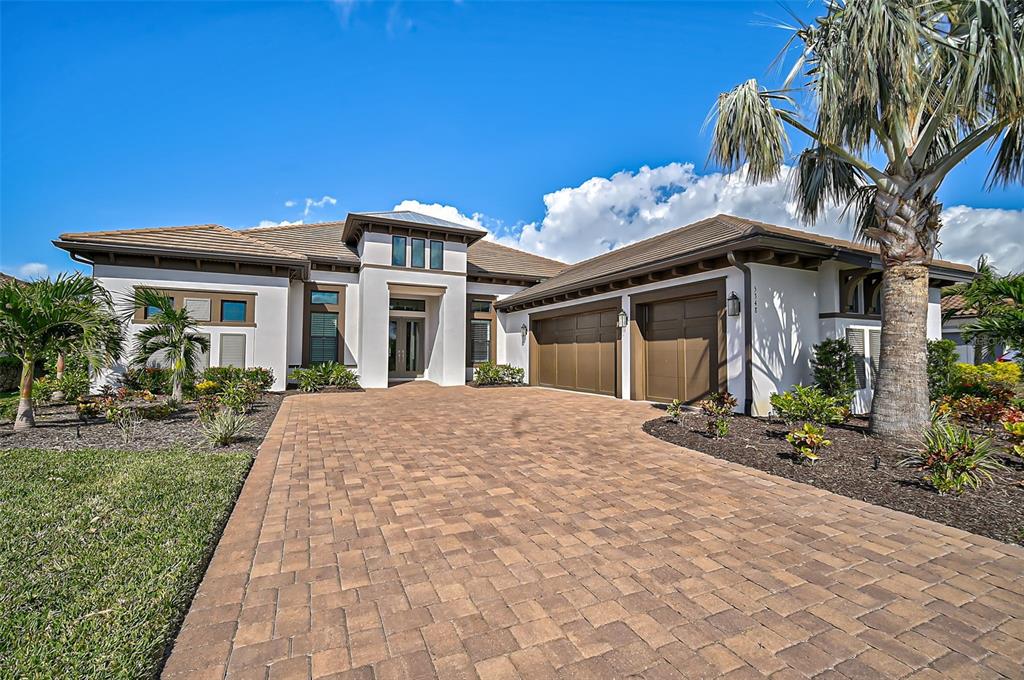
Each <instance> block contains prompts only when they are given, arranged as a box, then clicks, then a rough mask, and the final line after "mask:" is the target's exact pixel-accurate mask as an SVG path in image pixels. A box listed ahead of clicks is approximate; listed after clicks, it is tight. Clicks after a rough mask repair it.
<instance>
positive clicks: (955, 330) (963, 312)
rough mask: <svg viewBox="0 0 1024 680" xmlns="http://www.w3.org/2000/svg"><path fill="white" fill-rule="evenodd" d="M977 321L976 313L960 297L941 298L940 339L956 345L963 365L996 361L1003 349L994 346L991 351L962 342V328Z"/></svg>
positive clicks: (948, 296) (1000, 346) (975, 344)
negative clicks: (950, 341)
mask: <svg viewBox="0 0 1024 680" xmlns="http://www.w3.org/2000/svg"><path fill="white" fill-rule="evenodd" d="M977 320H978V313H977V311H976V310H974V309H971V307H970V306H969V305H968V303H967V301H966V300H965V299H964V297H963V296H962V295H947V296H945V297H943V298H942V339H943V340H952V341H953V342H955V343H956V353H957V355H958V356H959V358H960V361H961V362H962V363H965V364H981V363H985V362H987V361H996V359H997V358H999V357H1000V356H1001V355H1002V354H1003V352H1004V351H1005V348H1004V347H1003V346H1002V345H996V346H995V347H993V348H991V351H986V350H985V348H984V347H983V346H979V345H978V344H977V343H974V342H967V341H966V340H964V336H963V327H964V326H966V325H967V324H969V323H973V322H975V321H977Z"/></svg>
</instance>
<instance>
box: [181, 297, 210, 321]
mask: <svg viewBox="0 0 1024 680" xmlns="http://www.w3.org/2000/svg"><path fill="white" fill-rule="evenodd" d="M185 311H186V312H188V315H189V316H191V317H192V318H193V319H195V320H196V321H209V320H210V300H209V298H185Z"/></svg>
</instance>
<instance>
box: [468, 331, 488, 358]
mask: <svg viewBox="0 0 1024 680" xmlns="http://www.w3.org/2000/svg"><path fill="white" fill-rule="evenodd" d="M469 341H470V345H471V346H470V353H469V356H470V359H471V360H472V362H473V363H474V364H478V363H480V362H482V361H490V360H491V322H490V321H470V322H469Z"/></svg>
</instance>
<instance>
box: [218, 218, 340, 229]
mask: <svg viewBox="0 0 1024 680" xmlns="http://www.w3.org/2000/svg"><path fill="white" fill-rule="evenodd" d="M326 224H340V225H342V226H344V224H345V221H344V220H327V221H326V222H292V223H291V224H271V225H268V226H266V227H243V228H241V229H237V230H236V231H274V230H278V229H297V228H299V227H322V226H324V225H326Z"/></svg>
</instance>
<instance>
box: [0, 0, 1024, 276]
mask: <svg viewBox="0 0 1024 680" xmlns="http://www.w3.org/2000/svg"><path fill="white" fill-rule="evenodd" d="M792 8H793V9H795V10H796V11H797V12H799V13H800V14H802V15H803V16H806V17H811V16H813V15H814V13H815V12H816V11H817V10H818V5H816V4H805V3H794V4H793V5H792ZM0 12H2V16H0V19H2V28H0V30H2V34H0V38H2V40H0V42H2V47H0V50H2V53H0V58H2V62H0V69H2V72H0V76H2V82H0V86H2V105H0V106H2V109H0V114H2V118H0V144H2V146H0V148H2V160H0V162H2V167H0V172H2V176H0V266H2V267H3V268H5V269H6V270H8V271H12V270H13V271H15V272H17V271H18V270H21V271H22V273H33V272H42V271H44V269H43V268H42V267H35V268H33V267H28V268H27V269H25V266H26V265H27V264H28V263H38V264H41V265H45V266H46V267H48V268H49V270H50V271H57V270H61V269H67V268H69V267H71V266H72V263H71V262H70V261H69V260H68V258H67V257H66V254H65V253H63V252H62V251H58V250H56V249H54V248H53V247H52V246H51V245H50V240H51V239H52V238H55V237H56V236H57V235H58V234H59V233H61V232H63V231H76V230H90V229H117V228H131V227H145V226H156V225H170V224H193V223H205V222H215V223H219V224H224V225H226V226H231V227H246V226H254V225H257V224H259V223H260V222H261V221H281V220H289V221H294V220H300V219H304V220H306V221H321V220H326V219H333V218H338V217H341V216H343V215H344V214H345V213H346V212H347V211H349V210H381V209H385V210H386V209H390V208H392V207H393V206H395V205H397V204H399V203H401V202H402V201H407V200H413V201H419V202H421V203H424V204H437V205H436V206H434V208H435V209H436V210H444V209H445V208H441V207H440V206H446V207H447V209H449V210H451V211H453V212H454V211H456V210H457V211H458V212H459V213H461V214H464V215H467V216H469V217H468V219H474V220H477V221H480V222H481V223H483V224H485V225H486V226H489V227H491V228H492V229H494V230H495V231H496V233H497V234H498V235H499V236H500V237H502V238H503V240H506V241H507V242H509V243H512V244H513V245H519V246H520V247H525V248H529V249H532V250H536V251H539V252H545V253H547V254H550V255H553V256H558V257H562V258H563V259H575V258H577V257H582V256H585V255H590V254H593V253H594V252H599V251H600V250H601V249H603V248H608V247H614V246H615V245H618V244H620V243H622V242H626V241H629V240H634V239H635V238H640V237H644V236H647V235H649V234H650V233H652V232H653V231H658V230H661V229H663V228H667V227H668V226H678V224H673V223H672V220H677V221H678V220H680V219H685V218H687V217H688V216H689V215H690V214H691V213H690V212H687V211H686V210H681V209H674V210H670V211H668V213H667V214H661V215H659V216H655V218H650V219H648V218H643V219H642V220H641V222H638V223H633V222H630V221H627V222H625V223H624V222H622V221H621V220H620V221H615V220H614V219H610V218H609V215H610V214H611V213H615V212H616V210H615V208H616V207H618V208H621V207H622V206H623V205H627V206H631V207H632V208H637V210H635V211H634V212H636V213H638V214H640V213H644V211H645V208H651V209H654V210H657V209H658V208H659V207H661V208H663V207H664V205H662V204H661V203H660V202H659V200H658V199H657V198H656V197H655V198H651V197H650V196H646V195H643V194H645V192H647V193H650V192H651V190H652V188H653V189H654V190H657V191H656V192H655V193H658V192H660V191H661V190H662V189H664V187H666V186H668V187H672V189H671V191H677V192H680V193H683V192H689V194H692V195H691V196H690V198H692V199H693V200H692V201H691V202H692V203H694V204H700V208H699V210H698V209H697V208H694V210H695V211H697V212H694V213H693V214H695V215H696V214H698V213H699V211H700V210H704V211H707V210H712V209H714V210H717V209H729V210H733V211H735V212H743V211H747V212H753V213H754V216H767V217H773V216H775V215H776V213H779V210H775V209H773V210H767V211H766V214H765V215H762V213H760V212H758V211H759V210H761V209H762V208H760V207H758V206H759V205H762V206H763V205H766V204H767V203H775V204H780V205H781V203H782V202H783V200H784V195H783V193H782V192H780V191H776V192H775V193H774V194H773V193H771V192H768V193H763V194H750V195H748V194H746V193H743V192H739V191H738V190H736V189H735V188H734V190H733V194H734V195H737V196H739V195H740V194H741V193H742V194H743V195H742V196H740V197H739V199H737V200H736V201H732V202H730V201H729V200H725V201H724V202H721V201H718V202H715V201H717V199H715V201H711V203H709V202H708V201H707V200H705V198H706V197H702V196H698V195H697V194H698V193H699V192H702V191H703V192H705V194H711V195H714V196H718V195H719V192H722V193H723V195H724V194H726V193H728V192H724V191H723V190H722V187H723V186H725V185H726V184H727V183H725V184H723V182H724V179H722V178H720V177H719V180H718V181H717V183H716V182H715V181H714V172H715V170H716V169H715V168H714V167H706V166H705V159H706V156H707V149H708V141H709V139H708V134H707V133H704V132H702V131H701V126H702V123H703V121H704V119H705V116H706V115H707V112H708V109H709V107H710V106H711V104H712V103H713V101H714V98H715V96H716V95H717V94H718V93H719V92H720V91H722V90H725V89H728V88H730V87H731V86H733V85H734V84H736V83H738V82H740V81H742V80H745V79H747V78H750V77H757V78H759V79H760V78H766V79H767V80H768V81H769V82H770V81H771V80H773V79H776V78H777V76H776V74H774V73H772V72H770V71H769V64H770V63H771V61H772V59H773V57H774V56H775V55H776V54H777V52H778V50H779V49H780V47H781V46H782V44H783V43H784V41H785V38H786V36H785V34H784V33H783V32H782V31H780V30H778V29H775V28H772V27H770V26H767V25H766V24H767V23H768V19H771V18H785V10H784V9H783V8H782V7H781V6H780V5H779V4H777V3H775V2H770V3H755V2H717V3H654V4H639V3H621V4H614V3H582V2H575V3H563V4H541V3H527V4H524V3H518V4H512V3H489V4H478V3H472V2H465V3H410V2H406V3H394V2H373V3H357V4H352V3H340V4H339V3H322V4H321V3H305V2H303V3H299V2H295V3H269V2H264V3H247V2H218V3H202V2H187V3H128V2H123V3H122V2H117V3H110V4H93V3H30V4H21V3H11V2H4V3H3V4H2V5H0ZM691 163H692V164H694V167H693V168H690V167H689V166H687V165H686V164H691ZM645 166H646V167H648V168H650V169H651V171H650V172H649V173H648V174H646V175H645V174H644V170H643V168H644V167H645ZM986 169H987V161H986V159H984V158H975V159H972V160H971V162H969V163H968V164H966V165H965V166H964V167H962V168H960V169H958V170H957V171H956V173H955V174H954V175H953V176H952V177H951V178H950V180H949V181H948V183H947V185H946V187H945V188H944V190H943V192H942V196H941V198H942V199H943V201H944V202H945V204H946V205H947V206H953V205H961V204H962V205H965V206H970V208H971V210H969V211H968V212H966V213H963V214H960V215H956V216H955V217H957V218H958V219H961V220H966V221H967V222H970V221H971V220H975V222H976V221H977V220H979V219H982V218H984V219H985V220H989V221H988V222H985V223H984V224H985V225H987V226H985V228H984V229H981V228H980V227H974V226H971V228H972V229H975V231H974V232H971V233H972V234H973V236H972V238H971V239H970V241H971V243H972V245H971V246H970V248H968V247H967V245H965V244H959V245H956V246H955V248H956V250H957V252H956V253H953V254H954V255H956V256H957V257H958V259H967V258H973V256H974V255H975V252H974V251H973V250H971V248H973V249H977V247H978V246H977V243H978V239H979V238H981V237H980V236H978V234H982V233H984V234H988V235H989V236H988V237H987V238H989V239H990V241H992V242H991V243H989V242H986V243H985V244H984V245H985V247H986V248H988V249H994V250H998V249H1000V246H1001V245H1005V244H1006V239H1007V238H1011V239H1014V240H1015V241H1017V242H1018V246H1019V242H1020V241H1021V240H1022V239H1021V238H1020V235H1021V234H1020V232H1021V228H1022V226H1024V219H1022V218H1021V213H1020V208H1021V207H1022V206H1024V192H1022V190H1021V189H1020V188H1016V189H1013V190H1008V191H999V192H993V193H987V192H985V191H984V190H983V187H982V185H983V179H984V175H985V171H986ZM616 173H620V174H619V175H616ZM707 175H710V176H711V178H710V179H709V178H708V177H706V176H707ZM592 178H597V179H596V180H594V181H592V182H590V183H589V184H588V180H591V179H592ZM560 190H562V191H561V192H560ZM671 191H670V193H671ZM324 197H329V199H330V200H326V201H324V200H323V198H324ZM545 197H547V198H545ZM306 199H311V200H312V201H316V202H319V203H321V204H322V205H320V206H316V205H313V206H310V208H309V209H308V211H307V210H306V202H307V201H306ZM755 199H756V200H755ZM293 203H294V205H292V204H293ZM985 208H989V209H992V208H994V209H1001V210H996V211H984V210H982V211H980V212H979V211H977V210H976V209H985ZM647 212H650V211H647ZM617 214H621V211H618V213H617ZM588 215H589V217H588ZM780 215H781V213H780ZM992 220H995V222H993V221H992ZM776 221H785V220H784V215H782V216H781V217H777V218H776ZM975 222H970V225H974V224H975ZM680 223H683V222H680ZM524 225H525V227H526V229H525V231H526V233H527V236H523V230H524ZM993 225H994V226H993ZM829 229H830V227H827V226H825V227H822V230H826V231H827V230H829ZM832 229H833V230H834V231H835V230H839V229H840V228H839V227H832ZM991 234H996V236H995V237H992V236H991ZM1014 235H1016V236H1014ZM993 239H994V240H993ZM947 240H948V239H947ZM982 240H983V239H982ZM1016 257H1017V256H1016V255H1014V256H1013V257H1012V258H1010V259H1007V260H1006V262H1007V263H1008V264H1012V265H1013V266H1015V267H1016V263H1017V260H1016V259H1014V258H1016ZM1020 261H1021V262H1024V253H1021V254H1020Z"/></svg>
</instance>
